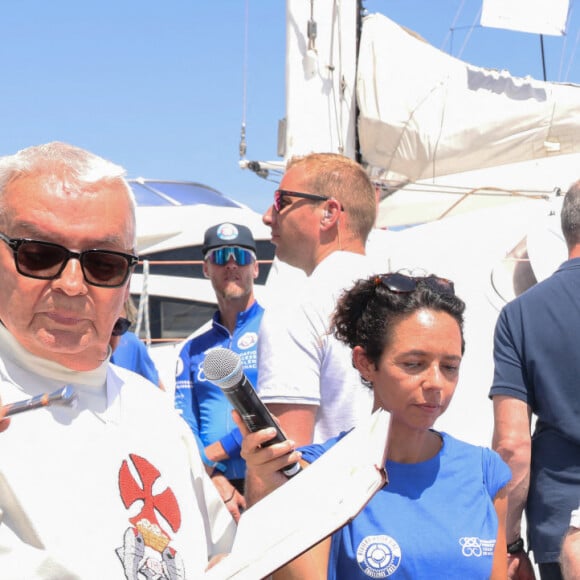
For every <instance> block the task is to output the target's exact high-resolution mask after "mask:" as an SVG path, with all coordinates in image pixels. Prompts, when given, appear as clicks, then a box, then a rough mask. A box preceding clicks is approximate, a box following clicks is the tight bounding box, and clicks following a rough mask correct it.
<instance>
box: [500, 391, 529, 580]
mask: <svg viewBox="0 0 580 580" xmlns="http://www.w3.org/2000/svg"><path fill="white" fill-rule="evenodd" d="M493 414H494V431H493V442H492V445H493V448H494V449H495V450H496V451H497V452H498V453H499V454H500V455H501V457H502V458H503V460H504V461H505V462H506V463H507V464H508V465H509V467H510V469H511V472H512V479H511V481H510V483H509V484H508V486H507V494H508V503H507V518H506V541H507V543H508V544H510V543H512V542H514V541H516V540H517V539H518V538H520V537H521V522H522V514H523V511H524V507H525V505H526V500H527V497H528V489H529V485H530V461H531V435H530V423H531V416H532V415H531V409H530V407H529V406H528V405H527V404H526V403H525V402H523V401H520V400H518V399H515V398H513V397H507V396H504V395H496V396H495V397H494V398H493ZM534 577H535V575H534V572H533V568H532V565H531V562H530V560H529V558H528V555H527V553H526V552H523V551H522V552H518V553H517V554H514V555H510V556H509V557H508V578H511V579H519V580H528V579H532V578H534Z"/></svg>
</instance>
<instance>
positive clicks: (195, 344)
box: [175, 302, 264, 479]
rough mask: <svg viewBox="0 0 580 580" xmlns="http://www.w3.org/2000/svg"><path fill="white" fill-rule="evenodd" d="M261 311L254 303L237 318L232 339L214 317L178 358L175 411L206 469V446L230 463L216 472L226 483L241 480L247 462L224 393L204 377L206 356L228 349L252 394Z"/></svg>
mask: <svg viewBox="0 0 580 580" xmlns="http://www.w3.org/2000/svg"><path fill="white" fill-rule="evenodd" d="M263 314H264V309H263V308H262V307H261V306H260V305H259V304H258V303H257V302H254V304H253V305H252V306H250V308H248V310H245V311H244V312H240V313H239V314H238V317H237V321H236V328H235V330H234V333H233V335H230V333H229V331H228V329H227V328H225V327H224V326H222V325H221V324H220V322H219V319H220V313H219V311H216V312H215V314H214V316H213V323H212V327H211V329H210V330H208V331H207V332H205V333H204V334H201V335H199V336H196V337H195V338H192V339H190V340H188V341H187V342H186V343H185V344H184V346H183V348H182V349H181V351H180V353H179V358H178V361H177V371H176V380H175V407H176V408H177V409H178V410H179V411H180V412H181V414H182V416H183V418H184V419H185V420H186V421H187V423H188V424H189V426H190V427H191V430H192V431H193V434H194V435H195V438H196V440H197V444H198V447H199V449H200V452H201V456H202V458H203V460H204V462H205V463H206V465H213V464H212V462H210V461H209V460H208V459H207V458H206V456H205V452H204V448H205V447H206V446H207V445H209V444H210V443H214V442H216V441H218V440H219V441H220V442H221V444H222V446H223V448H224V449H225V451H226V453H227V454H228V456H229V459H228V460H226V461H224V462H221V464H220V465H218V466H217V467H218V469H220V471H223V472H224V475H225V476H226V477H227V478H228V479H242V478H243V477H244V476H245V474H246V462H245V461H244V460H243V459H242V458H241V457H240V449H241V442H242V437H241V434H240V431H239V429H238V428H237V427H236V424H235V423H234V421H233V419H232V416H231V413H232V406H231V405H230V403H229V401H228V400H227V398H226V396H225V395H224V394H223V392H222V390H221V389H220V388H219V387H217V386H215V385H214V384H213V383H210V382H209V381H208V380H207V379H206V378H205V375H204V373H203V361H204V359H205V353H206V352H207V351H208V350H209V349H210V348H214V347H216V346H221V347H224V348H229V349H231V350H232V351H233V352H235V353H236V354H237V355H238V356H239V357H240V359H241V361H242V366H243V367H244V373H245V375H246V377H247V378H248V380H249V381H250V382H251V383H252V385H253V386H254V388H255V387H256V386H257V384H258V330H259V327H260V322H261V321H262V315H263Z"/></svg>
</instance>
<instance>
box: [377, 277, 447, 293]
mask: <svg viewBox="0 0 580 580" xmlns="http://www.w3.org/2000/svg"><path fill="white" fill-rule="evenodd" d="M420 284H424V285H425V286H427V287H428V288H430V289H431V290H433V292H437V293H438V294H449V295H454V294H455V286H454V285H453V282H452V281H451V280H447V278H439V277H438V276H433V275H431V276H407V275H406V274H401V273H400V272H392V273H390V274H384V275H383V276H377V277H376V278H375V286H384V287H385V288H387V290H390V291H391V292H394V293H395V294H410V293H411V292H414V291H415V290H416V289H417V287H418V286H419V285H420Z"/></svg>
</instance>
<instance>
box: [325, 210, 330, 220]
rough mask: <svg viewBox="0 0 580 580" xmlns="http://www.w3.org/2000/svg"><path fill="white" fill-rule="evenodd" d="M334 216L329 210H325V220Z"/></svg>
mask: <svg viewBox="0 0 580 580" xmlns="http://www.w3.org/2000/svg"><path fill="white" fill-rule="evenodd" d="M331 215H332V214H331V213H330V210H329V209H325V210H324V219H329V218H330V216H331Z"/></svg>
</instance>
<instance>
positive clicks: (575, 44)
mask: <svg viewBox="0 0 580 580" xmlns="http://www.w3.org/2000/svg"><path fill="white" fill-rule="evenodd" d="M573 12H574V2H570V12H569V13H568V23H569V22H572V13H573ZM566 28H568V26H567V25H566ZM566 38H567V36H566V37H565V38H564V40H566ZM579 41H580V27H579V28H578V30H577V31H576V39H575V40H574V46H573V48H572V52H571V54H570V60H569V61H568V67H567V68H566V74H565V75H564V78H563V79H562V82H568V78H569V76H570V69H571V68H572V64H573V63H574V57H575V56H576V50H577V49H578V42H579ZM563 55H564V51H563V50H562V58H563Z"/></svg>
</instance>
